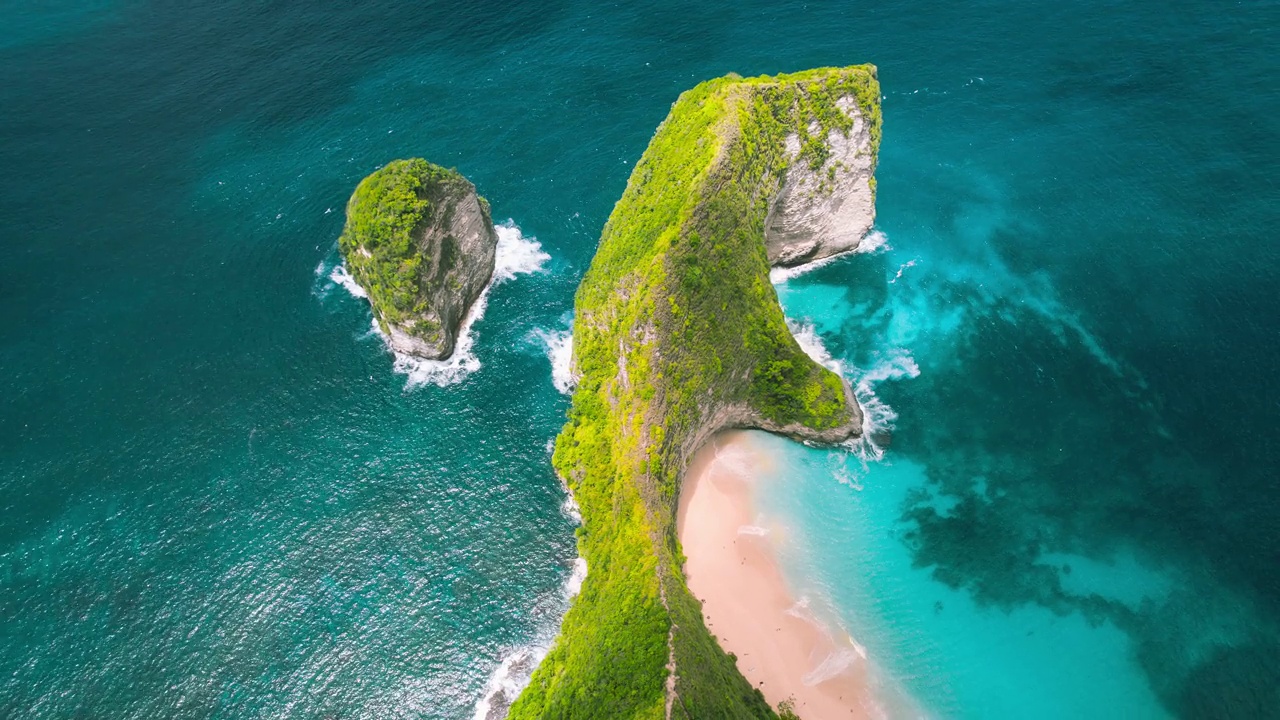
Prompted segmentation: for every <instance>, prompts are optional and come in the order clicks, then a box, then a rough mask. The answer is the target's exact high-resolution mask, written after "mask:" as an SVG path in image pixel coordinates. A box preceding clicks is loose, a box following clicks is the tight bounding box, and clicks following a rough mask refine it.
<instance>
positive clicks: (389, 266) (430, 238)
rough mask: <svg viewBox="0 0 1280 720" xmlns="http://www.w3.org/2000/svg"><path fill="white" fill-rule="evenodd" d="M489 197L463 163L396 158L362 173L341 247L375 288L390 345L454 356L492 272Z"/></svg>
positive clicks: (372, 295) (356, 272)
mask: <svg viewBox="0 0 1280 720" xmlns="http://www.w3.org/2000/svg"><path fill="white" fill-rule="evenodd" d="M497 246H498V236H497V232H496V231H495V230H494V227H493V220H492V218H491V217H490V212H489V203H488V202H487V201H486V200H485V199H484V198H482V197H480V196H479V195H477V194H476V188H475V186H474V185H472V184H471V182H470V181H468V180H467V179H466V178H464V177H463V176H462V175H459V174H458V172H457V171H456V170H450V169H446V168H443V167H440V166H439V165H433V164H432V163H429V162H427V161H426V160H423V159H421V158H414V159H411V160H396V161H394V162H391V163H388V164H387V165H385V166H384V167H382V168H380V169H378V170H377V171H376V172H374V173H373V174H371V175H369V176H368V177H366V178H365V179H364V180H361V181H360V184H359V185H357V186H356V189H355V192H354V193H352V195H351V199H350V200H349V201H347V222H346V225H345V226H344V227H343V230H342V235H341V236H340V237H339V238H338V248H339V250H341V251H342V256H343V259H344V261H345V262H346V264H347V268H348V271H349V272H350V273H351V277H352V278H353V279H354V280H355V281H356V282H357V283H358V284H359V285H360V286H361V287H363V288H364V289H365V292H367V293H368V294H369V302H370V304H371V305H372V306H373V314H374V317H376V318H377V320H378V327H379V328H381V330H382V332H383V333H384V334H386V336H387V338H388V342H389V343H390V344H391V347H392V348H393V349H395V350H398V351H400V352H403V353H407V354H409V355H414V356H417V357H420V358H426V359H430V360H435V359H439V358H446V357H449V355H451V354H452V353H453V348H454V344H455V343H456V341H457V337H458V330H459V327H460V326H461V325H462V322H463V320H464V319H465V318H466V315H467V311H468V310H469V309H470V308H471V306H472V304H474V303H475V301H476V299H477V298H479V297H480V294H481V293H482V292H484V288H485V286H486V285H488V284H489V280H490V278H492V277H493V268H494V258H495V253H496V249H497Z"/></svg>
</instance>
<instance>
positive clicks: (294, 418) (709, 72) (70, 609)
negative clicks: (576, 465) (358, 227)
mask: <svg viewBox="0 0 1280 720" xmlns="http://www.w3.org/2000/svg"><path fill="white" fill-rule="evenodd" d="M1278 26H1280V4H1277V2H1275V0H1244V1H1242V2H1218V1H1216V0H1212V1H1211V0H1199V1H1183V0H1175V1H1174V2H1170V3H1115V2H1102V1H1096V2H1083V1H1082V2H1061V3H1030V2H1021V1H1014V0H978V1H977V2H969V3H944V2H937V1H936V0H933V1H928V2H926V1H924V0H918V1H914V2H911V1H908V2H897V3H887V2H882V3H870V2H862V1H857V2H844V3H812V2H811V3H792V2H758V1H756V0H744V1H740V2H732V3H728V2H716V3H701V4H697V5H687V4H684V3H656V2H655V3H642V4H641V3H635V4H602V3H588V2H566V1H562V0H552V1H551V2H542V3H513V2H498V3H490V4H486V5H483V6H482V5H481V4H477V3H453V4H445V3H398V2H397V3H392V2H384V1H373V2H365V3H329V2H311V3H261V2H243V1H240V0H231V1H229V2H218V3H209V2H201V1H199V0H193V1H192V2H187V3H161V2H135V1H130V0H114V1H113V0H95V1H94V2H74V3H73V2H69V1H67V0H55V1H51V2H40V3H24V2H15V1H14V0H0V243H2V245H0V248H2V249H3V253H4V259H5V262H4V266H3V275H2V277H0V302H3V306H4V312H3V313H0V369H2V372H0V718H4V719H5V720H7V719H8V718H14V719H15V720H16V719H19V718H21V719H27V718H31V719H50V720H52V719H62V718H139V719H142V718H146V719H160V718H344V719H345V718H470V717H473V716H475V715H476V714H477V712H478V711H479V713H480V714H484V712H485V711H486V709H487V705H486V702H487V700H486V698H490V697H492V696H493V691H494V690H495V689H496V688H498V687H500V686H502V685H504V684H505V685H506V686H507V687H508V688H510V687H513V686H514V685H518V683H519V681H520V674H521V673H520V670H521V668H523V667H526V666H528V665H529V664H530V663H529V662H528V661H527V658H534V659H536V657H537V655H538V654H539V652H541V649H543V648H545V647H546V644H547V643H548V642H550V639H551V638H552V637H553V636H554V632H555V629H556V626H557V624H558V622H559V618H560V615H561V613H562V612H563V610H564V608H565V606H566V603H567V598H568V596H569V595H570V594H571V593H572V592H573V590H574V587H575V585H576V584H577V583H578V582H579V581H580V580H581V568H580V567H578V566H577V565H576V564H575V562H574V561H575V556H576V553H575V549H574V536H573V528H574V516H573V515H574V514H573V508H572V507H570V506H567V505H566V502H565V500H566V498H565V494H564V491H563V489H562V488H561V486H560V484H559V482H558V481H557V479H556V478H555V476H554V475H553V473H552V472H551V470H550V467H549V463H548V459H549V441H550V440H551V439H552V438H553V437H554V435H555V433H556V432H557V430H558V428H559V427H560V425H561V423H562V419H563V416H564V411H565V410H566V408H567V406H568V399H567V396H566V395H565V394H564V393H563V392H562V390H563V389H564V388H565V386H566V383H568V382H569V381H570V378H568V377H567V375H566V374H565V366H564V363H563V360H564V358H565V356H566V352H565V351H566V349H567V347H568V345H567V342H568V337H567V334H566V331H567V330H568V328H569V326H570V322H571V318H572V299H573V291H574V288H575V287H576V284H577V282H578V280H579V278H580V277H581V275H582V273H583V271H584V270H585V268H586V267H587V265H588V263H589V262H590V259H591V257H592V254H593V252H594V249H595V245H596V242H597V240H598V238H599V234H600V230H601V228H602V227H603V224H604V221H605V219H606V218H607V216H608V213H609V211H610V209H611V208H612V206H613V203H614V202H615V201H616V199H617V198H618V197H619V196H620V195H621V193H622V190H623V188H624V186H625V183H626V179H627V176H628V175H629V173H630V171H631V167H632V165H633V163H634V162H635V161H636V159H637V158H638V157H639V156H640V154H641V152H642V151H643V150H644V147H645V145H646V144H647V142H648V139H649V137H650V136H651V135H652V133H653V131H654V129H655V128H656V127H657V125H658V123H659V122H660V121H661V120H662V118H663V117H664V116H665V115H666V113H667V110H668V108H669V107H670V104H671V103H672V102H673V101H674V100H675V98H676V96H677V95H678V93H679V92H680V91H682V90H684V89H686V88H688V87H691V86H692V85H694V84H695V83H697V82H699V81H701V80H705V79H708V78H711V77H715V76H719V75H722V74H724V73H727V72H731V71H732V72H738V73H741V74H743V75H753V74H761V73H775V72H781V71H791V70H800V69H804V68H809V67H815V66H822V65H844V64H851V63H858V62H874V63H876V64H877V65H878V66H879V68H880V80H881V83H882V86H883V91H884V123H885V124H884V128H885V129H884V144H883V146H882V148H881V162H880V167H879V171H878V179H879V204H878V207H879V223H878V224H879V232H880V233H881V235H878V236H877V241H878V242H877V243H873V244H874V245H876V246H877V247H875V248H868V252H865V253H862V254H858V255H855V256H852V257H848V258H844V259H841V260H839V261H837V262H834V263H831V264H829V265H826V266H824V267H821V268H818V269H815V270H812V271H811V272H809V273H807V274H803V275H800V276H797V277H791V278H789V279H786V278H782V277H779V278H778V280H779V284H778V289H779V294H780V297H781V299H782V300H783V303H784V306H785V307H786V309H787V311H788V313H789V315H790V316H791V317H792V318H793V320H794V321H795V323H796V325H795V329H796V332H797V333H798V334H799V335H800V337H801V338H802V339H804V340H805V342H806V344H807V345H808V347H809V348H810V349H811V350H812V351H813V352H814V353H815V354H816V355H819V356H821V357H824V358H825V359H827V360H828V362H830V363H832V364H833V365H837V364H838V367H839V368H840V369H841V371H842V372H844V373H845V374H846V375H847V376H848V377H849V378H850V379H851V380H852V381H853V382H854V383H855V384H856V385H857V386H858V388H859V394H860V396H861V398H862V400H863V402H864V404H865V405H866V406H867V408H868V410H869V412H868V415H869V417H870V418H871V426H870V428H869V429H870V430H872V431H873V432H871V433H869V435H868V437H869V440H868V441H867V442H865V443H862V444H859V445H858V446H856V447H850V448H840V449H836V450H818V449H811V448H805V447H803V446H798V445H794V444H791V443H788V442H785V441H782V440H778V439H774V438H764V439H763V440H762V442H767V443H772V444H773V446H774V447H775V452H776V453H777V454H778V456H779V458H780V459H781V460H782V462H781V464H780V467H781V468H782V469H781V470H779V472H780V473H781V474H782V475H783V476H785V478H786V479H787V482H785V483H775V484H773V485H772V486H771V487H774V488H777V489H778V490H777V492H776V493H774V494H772V495H770V497H768V498H766V499H765V500H766V502H765V503H764V505H763V512H765V513H766V514H769V515H770V516H771V517H775V518H777V519H778V521H779V522H782V523H785V524H787V525H788V526H789V527H791V528H793V529H794V530H793V532H792V533H791V534H790V536H789V544H788V550H787V552H786V559H787V568H788V572H789V573H790V575H789V576H790V577H791V578H792V582H793V583H794V584H795V587H796V588H797V592H798V593H802V594H804V595H806V596H807V597H810V598H811V602H812V604H813V606H814V607H821V608H822V609H823V612H826V613H828V614H829V615H830V617H832V618H833V621H835V622H839V623H840V624H841V625H842V626H843V627H844V628H845V629H846V630H847V631H848V632H849V634H850V635H851V636H852V637H854V638H855V639H856V640H857V642H859V644H860V645H862V646H863V647H864V648H865V650H866V652H867V655H868V657H869V658H871V659H873V660H874V661H875V662H876V663H877V664H878V666H879V667H881V668H883V670H884V672H885V674H886V675H887V676H888V677H889V679H890V680H891V681H892V682H894V683H897V684H900V685H901V686H902V687H903V688H905V689H906V690H907V691H908V692H910V693H911V694H912V695H913V696H915V697H916V698H917V699H918V700H919V701H920V703H921V704H922V705H923V706H924V707H926V708H927V709H928V711H929V712H930V713H931V714H932V715H934V716H937V717H957V718H1030V719H1034V718H1081V717H1090V718H1158V717H1183V718H1265V717H1276V716H1277V715H1280V710H1278V709H1277V708H1280V690H1278V688H1280V479H1278V477H1277V476H1278V473H1277V467H1280V444H1278V443H1280V379H1278V377H1277V368H1278V367H1280V336H1278V333H1280V301H1277V287H1278V282H1277V281H1278V280H1280V278H1278V277H1277V275H1278V270H1280V257H1278V255H1280V245H1278V244H1277V241H1276V229H1277V228H1278V227H1280V177H1278V175H1280V171H1278V169H1277V168H1278V167H1280V83H1278V82H1277V80H1276V78H1277V77H1280V53H1277V51H1276V48H1277V47H1280V37H1277V34H1278V33H1277V27H1278ZM408 156H423V157H426V158H428V159H431V160H433V161H435V162H437V163H441V164H444V165H449V166H455V167H457V169H458V170H459V171H461V172H462V173H464V174H465V175H467V176H468V177H470V178H471V179H472V180H473V181H474V182H475V184H476V185H477V186H478V188H479V189H480V191H481V193H482V194H484V195H485V196H486V197H488V198H489V200H490V201H491V203H492V206H493V209H494V215H495V219H497V220H499V221H501V222H502V224H503V237H504V243H505V245H504V247H505V251H504V258H505V259H506V261H507V263H508V265H507V266H506V267H507V271H506V272H504V273H502V274H501V278H500V281H499V282H496V283H495V285H494V286H493V287H492V288H491V291H490V293H489V294H488V296H487V298H486V305H485V308H484V312H483V316H481V317H477V318H475V322H474V324H473V326H472V328H471V334H470V336H469V338H470V340H469V342H471V346H470V349H469V351H468V352H467V353H466V354H465V355H464V356H463V357H462V358H461V359H459V360H458V361H456V362H454V363H452V364H446V365H443V366H437V365H425V366H423V365H417V366H411V365H410V364H407V363H405V362H403V361H402V360H398V359H397V358H395V357H394V356H392V355H391V354H390V353H389V352H388V351H387V350H386V349H385V346H384V345H383V343H382V341H381V339H380V338H379V337H378V336H377V334H376V333H374V332H372V330H371V326H370V314H369V309H368V306H367V303H366V302H365V301H364V300H362V299H361V298H359V297H357V296H356V294H353V292H352V291H351V289H350V288H349V287H348V286H347V285H345V284H344V283H343V282H341V281H342V280H343V279H344V277H343V274H342V272H341V271H340V269H339V258H338V256H337V252H336V238H337V236H338V234H339V232H340V230H341V227H342V222H343V208H344V204H345V201H346V199H347V197H348V196H349V194H350V192H351V190H352V188H353V187H354V186H355V184H356V182H357V181H358V180H359V179H360V178H361V177H363V176H364V175H366V174H368V173H369V172H371V171H373V170H374V169H376V168H377V167H379V166H380V165H382V164H383V163H385V162H387V161H389V160H392V159H394V158H399V157H408ZM824 353H825V354H824ZM557 359H559V361H560V362H559V365H556V364H555V363H554V362H553V361H555V360H557ZM557 367H558V368H559V374H558V375H556V374H554V373H553V369H554V368H557ZM522 658H525V660H522Z"/></svg>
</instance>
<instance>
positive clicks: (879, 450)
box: [787, 319, 920, 489]
mask: <svg viewBox="0 0 1280 720" xmlns="http://www.w3.org/2000/svg"><path fill="white" fill-rule="evenodd" d="M787 326H788V327H789V328H790V329H791V334H792V336H793V337H795V339H796V343H797V344H799V345H800V349H801V350H803V351H804V353H805V354H806V355H808V356H809V357H810V358H811V359H812V360H813V361H814V362H816V363H818V364H819V365H822V366H823V367H825V368H827V369H828V370H830V371H832V372H834V373H836V374H837V375H840V376H842V377H845V378H846V379H848V380H849V381H850V385H852V386H853V394H854V397H855V398H856V399H857V401H858V405H859V406H860V407H861V408H862V434H861V435H860V436H859V437H857V438H855V439H852V440H850V441H848V443H846V447H847V448H848V449H849V450H851V451H852V452H853V453H854V454H855V455H857V456H858V457H859V458H860V459H861V460H862V461H863V462H864V463H866V462H869V461H879V460H882V459H883V458H884V445H885V438H887V437H888V435H889V433H890V432H892V431H893V429H894V423H895V422H896V421H897V420H898V413H896V412H895V411H894V409H893V408H891V407H889V405H888V403H885V402H884V401H883V400H881V399H880V397H879V396H878V395H876V387H877V386H878V385H879V384H880V383H882V382H884V381H885V380H901V379H906V378H914V377H918V376H919V375H920V366H919V365H917V364H916V361H915V358H913V357H912V356H911V353H910V352H908V351H907V350H905V349H903V348H891V349H889V350H886V351H884V352H882V353H881V358H880V360H879V361H878V362H876V363H875V364H874V365H872V366H871V367H869V368H867V369H865V370H862V369H859V368H856V367H852V366H846V365H845V363H844V362H842V361H840V360H837V359H836V358H835V357H833V356H832V355H831V351H830V350H828V349H827V346H826V344H825V343H823V341H822V336H821V335H819V334H818V331H817V330H816V329H815V328H814V326H813V325H812V324H810V323H807V322H797V321H794V320H791V319H788V320H787ZM837 479H839V480H840V481H841V482H843V483H845V484H847V485H850V486H851V487H854V488H855V489H861V485H860V484H859V483H858V482H857V479H856V478H853V477H851V476H848V477H844V478H837Z"/></svg>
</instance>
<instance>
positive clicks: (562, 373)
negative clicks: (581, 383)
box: [533, 329, 578, 395]
mask: <svg viewBox="0 0 1280 720" xmlns="http://www.w3.org/2000/svg"><path fill="white" fill-rule="evenodd" d="M533 334H534V336H535V337H537V339H538V340H539V341H541V342H542V344H543V345H544V346H545V347H546V350H547V359H548V360H550V361H551V383H552V384H553V385H555V386H556V390H559V391H560V393H561V394H564V395H570V394H572V393H573V389H574V388H575V387H577V385H578V376H577V375H576V374H575V373H574V372H573V331H571V330H549V331H548V330H541V329H539V330H534V331H533Z"/></svg>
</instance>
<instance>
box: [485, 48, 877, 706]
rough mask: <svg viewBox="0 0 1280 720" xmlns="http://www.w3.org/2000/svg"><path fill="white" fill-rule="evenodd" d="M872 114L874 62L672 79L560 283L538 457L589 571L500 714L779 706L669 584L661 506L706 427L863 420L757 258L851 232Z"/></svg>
mask: <svg viewBox="0 0 1280 720" xmlns="http://www.w3.org/2000/svg"><path fill="white" fill-rule="evenodd" d="M880 125H881V115H880V86H879V83H878V82H877V81H876V76H875V68H874V67H871V66H867V65H858V66H851V67H846V68H819V69H816V70H810V71H806V72H802V73H796V74H793V75H780V76H775V77H756V78H742V77H739V76H736V75H731V76H728V77H724V78H720V79H717V80H711V81H708V82H706V83H702V84H701V85H698V86H697V87H695V88H693V89H691V90H689V91H688V92H686V93H684V94H683V95H681V96H680V99H679V100H678V101H677V102H676V103H675V104H674V105H673V106H672V108H671V113H670V114H669V115H668V116H667V119H666V120H664V121H663V123H662V125H660V126H659V128H658V131H657V133H656V134H655V135H654V137H653V139H652V140H651V141H650V143H649V147H648V149H647V150H645V152H644V155H643V156H642V157H641V158H640V160H639V161H638V162H637V163H636V165H635V169H634V171H633V172H632V174H631V179H630V181H629V182H628V183H627V189H626V191H625V192H624V193H623V195H622V198H621V199H620V200H619V201H618V203H617V205H615V206H614V209H613V213H612V214H611V215H610V217H609V221H608V223H606V225H605V227H604V231H603V233H602V235H601V238H600V245H599V247H598V249H597V251H596V256H595V259H594V260H593V261H592V263H591V267H590V268H589V269H588V270H587V272H586V274H585V275H584V277H583V279H582V284H581V285H580V286H579V288H578V292H577V294H576V295H575V299H574V330H573V361H574V365H575V367H576V368H577V371H578V374H579V380H578V386H577V390H576V391H575V393H574V396H573V407H572V408H571V409H570V411H569V421H568V423H567V424H566V425H565V427H564V429H563V430H562V431H561V433H560V436H559V437H558V438H557V439H556V443H555V453H554V456H553V464H554V466H555V468H556V471H557V473H558V474H559V475H560V476H561V477H562V478H563V479H564V481H565V484H566V486H567V487H568V488H569V489H570V491H571V492H572V493H573V496H574V498H575V499H576V500H577V503H578V506H579V508H580V511H581V517H582V527H581V528H580V529H579V531H578V533H577V535H578V549H579V552H580V553H581V555H582V557H583V558H584V559H585V560H586V562H587V563H589V564H590V566H591V574H590V575H589V576H587V578H586V580H585V582H584V584H583V591H582V593H581V594H580V595H579V596H578V597H577V599H576V600H575V601H574V604H573V606H572V608H571V609H570V610H569V612H568V613H567V614H566V615H565V618H564V622H563V625H562V626H561V634H560V637H559V639H558V640H557V642H556V645H555V647H554V648H552V650H551V652H550V653H549V654H548V655H547V657H546V659H545V660H543V662H542V664H541V665H540V666H539V667H538V670H537V671H536V672H535V673H534V675H533V678H532V680H531V681H530V684H529V686H528V687H527V688H526V689H525V690H524V692H523V693H522V694H521V696H520V698H519V699H518V700H517V701H516V702H515V703H514V704H513V705H512V707H511V710H510V715H509V717H510V718H512V720H525V719H526V718H564V719H569V720H573V719H576V718H582V719H583V720H595V719H596V718H655V719H656V718H664V717H666V718H677V717H678V718H760V719H766V718H774V719H775V720H776V717H777V715H776V714H775V713H774V711H773V710H772V709H771V708H770V707H769V705H768V703H766V702H765V700H764V697H763V695H761V694H760V692H759V691H758V689H756V688H753V687H751V685H750V684H749V683H748V682H747V681H746V680H745V679H744V678H743V677H742V675H741V674H740V673H739V672H738V669H737V666H736V659H735V658H734V657H732V656H730V655H728V654H727V653H725V652H724V650H723V648H721V647H720V646H719V644H718V643H717V641H716V638H715V636H714V635H713V634H712V633H711V632H710V630H709V628H707V626H706V624H705V622H704V619H703V616H702V609H701V604H700V603H699V601H698V599H697V598H695V597H694V596H693V595H692V594H691V593H690V591H689V588H688V586H687V583H685V581H684V577H683V567H682V563H683V557H682V553H681V550H680V546H679V542H678V539H677V537H676V532H675V517H676V503H677V500H678V498H679V496H680V487H681V484H682V482H683V477H684V473H685V469H686V468H687V466H688V463H689V459H690V457H691V456H692V455H693V453H694V452H696V450H697V449H698V448H699V447H700V446H701V445H702V444H703V443H704V442H705V441H706V440H707V438H708V437H710V435H711V434H713V433H714V432H716V431H717V430H720V429H724V428H743V427H749V428H760V429H764V430H768V431H770V432H775V433H779V434H783V435H787V436H789V437H793V438H796V439H798V440H803V441H807V442H819V443H835V442H841V441H843V440H846V439H848V438H852V437H856V436H858V435H859V434H860V433H861V430H862V414H861V411H860V409H859V407H858V403H857V400H856V399H855V398H854V396H853V393H852V391H851V389H850V387H849V385H848V383H847V382H845V381H844V379H843V378H841V377H840V376H838V375H836V374H835V373H833V372H831V371H830V370H829V369H827V368H825V367H823V366H821V365H820V364H818V363H816V362H814V361H813V359H812V358H810V357H809V356H808V355H806V354H805V352H804V350H803V349H802V348H801V347H800V346H799V344H798V343H797V342H796V340H795V338H794V337H793V336H792V334H791V331H790V329H789V328H788V326H787V323H786V318H785V317H784V316H783V314H782V308H781V307H780V306H779V304H778V296H777V292H776V291H775V289H774V287H773V285H772V284H771V283H770V281H769V268H770V265H772V264H779V263H787V264H795V263H798V262H804V261H808V260H814V259H818V258H821V257H826V256H829V255H832V254H835V253H837V252H841V251H843V250H847V249H852V248H854V247H857V245H858V243H860V242H861V240H862V238H863V236H865V235H866V233H867V231H868V229H869V228H870V227H871V222H872V219H873V218H874V209H873V208H872V207H871V201H872V192H871V190H872V189H873V188H874V183H873V181H872V177H871V173H872V172H873V170H874V168H875V155H876V150H877V148H878V143H879V138H880Z"/></svg>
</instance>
